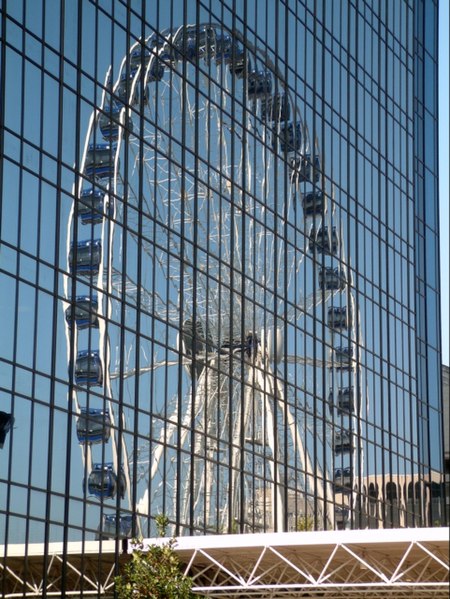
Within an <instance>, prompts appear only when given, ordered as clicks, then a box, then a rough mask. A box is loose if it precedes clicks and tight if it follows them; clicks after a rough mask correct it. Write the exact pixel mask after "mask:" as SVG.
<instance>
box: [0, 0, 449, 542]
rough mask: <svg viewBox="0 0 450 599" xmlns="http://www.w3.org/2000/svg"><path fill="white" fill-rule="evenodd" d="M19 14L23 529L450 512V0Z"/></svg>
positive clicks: (7, 163)
mask: <svg viewBox="0 0 450 599" xmlns="http://www.w3.org/2000/svg"><path fill="white" fill-rule="evenodd" d="M0 12H1V35H2V46H1V71H0V72H1V75H0V77H1V80H0V89H1V90H2V91H1V92H0V97H1V107H0V108H1V110H0V119H1V134H0V143H1V148H0V149H1V152H2V156H3V160H2V166H1V170H0V186H1V193H2V202H1V221H0V226H1V246H0V251H1V254H0V256H1V262H0V270H1V278H0V306H1V309H0V330H1V335H0V426H1V436H0V447H1V449H0V531H1V532H0V535H1V536H0V539H1V540H0V543H4V544H5V545H7V544H11V543H21V544H23V543H25V544H26V543H34V542H43V541H47V542H48V541H61V540H65V541H72V540H93V539H96V538H97V539H99V538H103V539H105V538H121V537H131V536H136V535H142V536H144V537H148V536H154V535H155V534H156V530H157V527H156V525H155V518H156V517H157V516H158V515H160V514H164V515H165V516H167V518H168V522H169V525H168V529H167V532H168V534H174V535H188V534H190V535H192V534H205V533H207V534H224V533H232V532H241V533H249V532H264V531H267V532H268V531H296V530H309V529H318V530H322V529H344V528H366V527H373V528H379V527H392V526H427V525H431V524H434V523H436V522H438V523H439V522H441V521H442V520H443V517H444V516H443V514H442V506H443V487H442V478H441V476H442V475H441V473H442V470H443V466H442V439H441V429H442V417H441V390H440V387H439V383H438V382H437V381H439V374H438V373H439V372H440V339H439V333H438V331H439V325H440V316H439V301H438V295H439V278H438V264H439V259H438V214H437V160H436V139H435V136H436V115H437V110H436V87H437V82H436V72H437V71H436V60H437V55H436V41H435V38H436V36H435V32H436V19H437V6H436V4H435V3H434V2H432V1H430V2H427V3H422V2H418V1H417V2H415V1H413V0H399V1H398V2H387V1H384V0H383V1H381V0H380V1H377V2H375V1H373V2H371V1H364V2H363V1H359V2H352V1H350V0H349V1H348V2H347V1H343V2H332V1H328V0H315V1H313V0H311V1H309V0H308V1H294V0H292V1H289V2H288V1H281V0H277V1H272V0H263V1H260V0H258V1H256V0H248V1H247V2H242V1H238V0H226V1H225V0H223V1H220V0H209V1H202V2H200V1H198V2H188V1H183V0H167V1H165V2H137V1H136V2H127V3H126V2H122V1H119V0H97V1H95V2H82V1H81V0H79V1H71V2H64V1H61V2H57V1H55V2H45V1H44V0H40V1H33V2H28V1H26V0H24V1H23V2H22V1H8V0H5V1H4V2H3V4H2V8H1V11H0Z"/></svg>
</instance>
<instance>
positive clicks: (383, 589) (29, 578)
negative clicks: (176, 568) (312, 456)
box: [0, 528, 449, 599]
mask: <svg viewBox="0 0 450 599" xmlns="http://www.w3.org/2000/svg"><path fill="white" fill-rule="evenodd" d="M162 542H164V539H147V540H146V543H148V544H152V543H162ZM120 544H121V541H118V546H116V543H115V542H114V541H106V542H105V541H103V542H98V541H90V542H86V543H84V544H81V543H69V544H68V545H67V546H66V548H65V550H64V547H63V546H62V544H60V543H55V544H50V545H49V546H48V549H47V555H48V557H47V559H46V558H45V557H44V554H45V552H44V546H43V545H42V544H39V545H30V546H29V548H28V552H27V554H25V546H8V547H0V551H1V554H2V558H1V560H0V570H1V571H2V574H1V576H0V578H1V579H2V585H3V588H2V591H3V593H4V595H3V596H4V597H5V599H7V598H13V597H40V596H42V595H43V594H44V592H45V594H46V595H47V596H48V597H50V596H53V597H59V596H61V594H62V590H63V588H64V591H65V595H66V596H76V597H79V596H90V595H97V596H99V595H101V596H105V597H108V596H112V595H113V589H114V572H115V566H116V565H119V566H120V564H121V563H123V562H124V561H126V560H127V559H128V555H126V554H125V553H124V552H122V553H121V554H120V555H118V554H117V553H116V551H117V550H123V549H126V551H127V552H128V554H129V553H131V552H132V551H133V547H132V545H128V547H127V548H125V547H120ZM176 551H177V553H178V555H179V557H180V559H181V562H182V564H183V565H184V567H185V572H186V573H188V574H189V575H190V576H192V577H193V579H194V589H193V590H194V592H195V593H198V594H199V595H203V596H210V597H227V598H231V597H236V598H238V597H252V598H255V599H256V598H268V597H270V598H276V597H283V598H288V597H326V598H328V599H329V598H338V597H339V598H340V599H343V598H344V599H345V598H352V599H353V598H357V597H358V598H359V597H364V598H365V599H367V598H369V599H371V598H372V599H375V598H383V599H387V598H388V597H396V598H399V597H420V598H421V599H425V598H428V597H433V598H445V599H447V598H448V596H449V529H448V528H405V529H389V530H351V531H350V530H348V531H339V532H336V531H319V532H300V533H273V534H272V533H265V534H248V535H246V534H244V535H217V536H198V537H181V538H179V539H177V544H176Z"/></svg>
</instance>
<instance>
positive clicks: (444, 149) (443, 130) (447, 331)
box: [439, 0, 450, 366]
mask: <svg viewBox="0 0 450 599" xmlns="http://www.w3.org/2000/svg"><path fill="white" fill-rule="evenodd" d="M449 9H450V2H449V1H448V0H441V2H440V6H439V164H440V169H439V170H440V172H439V175H440V185H439V189H440V228H441V306H442V362H443V363H444V364H446V365H447V366H448V365H449V364H450V361H449V345H450V342H449V338H450V323H449V312H450V304H449V295H450V292H449V270H450V258H449V245H450V244H449V223H450V216H449V195H450V194H449V189H450V183H449V170H450V152H449V130H450V126H449V87H450V83H449V25H450V10H449Z"/></svg>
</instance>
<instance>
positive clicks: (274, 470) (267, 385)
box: [256, 368, 286, 532]
mask: <svg viewBox="0 0 450 599" xmlns="http://www.w3.org/2000/svg"><path fill="white" fill-rule="evenodd" d="M271 379H273V376H272V375H271V374H269V373H267V372H264V373H263V371H262V369H260V368H257V369H256V380H257V382H258V384H259V387H260V389H261V393H262V395H263V401H262V403H263V405H264V407H265V410H266V414H267V440H268V444H269V447H270V449H271V451H272V455H273V459H272V460H270V461H269V468H270V470H271V474H272V480H273V487H272V525H273V528H274V530H275V531H277V532H282V531H283V529H284V521H285V517H284V516H285V511H286V510H285V505H284V501H283V495H282V492H281V477H280V470H279V463H278V444H277V443H276V439H275V417H274V410H273V407H272V403H271V401H270V398H271V397H272V398H273V400H274V405H275V401H276V398H275V395H274V393H273V388H274V386H273V383H272V382H271ZM281 403H282V398H281Z"/></svg>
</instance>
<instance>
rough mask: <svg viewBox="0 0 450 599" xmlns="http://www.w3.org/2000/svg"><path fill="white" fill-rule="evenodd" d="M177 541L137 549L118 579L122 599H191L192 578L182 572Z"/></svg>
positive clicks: (119, 594)
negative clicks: (175, 547)
mask: <svg viewBox="0 0 450 599" xmlns="http://www.w3.org/2000/svg"><path fill="white" fill-rule="evenodd" d="M174 545H175V540H174V539H171V540H170V541H168V542H167V543H164V544H163V545H151V546H150V547H148V548H147V547H145V548H144V545H143V543H142V542H137V543H136V545H135V546H134V550H133V553H132V554H131V559H130V561H129V562H127V563H126V564H125V566H124V568H123V574H122V575H121V576H117V577H116V578H115V585H116V593H117V597H118V598H119V599H141V598H142V599H143V598H144V597H145V598H146V599H192V598H193V597H195V595H194V593H192V591H191V589H192V579H191V578H189V577H188V576H185V575H184V574H183V572H182V569H181V565H180V561H179V559H178V556H177V555H176V553H175V551H174Z"/></svg>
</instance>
